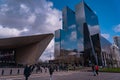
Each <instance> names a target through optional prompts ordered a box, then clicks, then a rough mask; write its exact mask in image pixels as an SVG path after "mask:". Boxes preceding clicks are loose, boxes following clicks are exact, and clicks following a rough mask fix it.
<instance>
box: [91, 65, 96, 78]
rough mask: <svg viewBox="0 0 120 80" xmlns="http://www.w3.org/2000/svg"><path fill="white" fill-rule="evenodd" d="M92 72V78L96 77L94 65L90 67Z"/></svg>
mask: <svg viewBox="0 0 120 80" xmlns="http://www.w3.org/2000/svg"><path fill="white" fill-rule="evenodd" d="M92 72H93V74H94V76H96V72H95V65H94V64H93V65H92Z"/></svg>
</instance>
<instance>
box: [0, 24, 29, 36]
mask: <svg viewBox="0 0 120 80" xmlns="http://www.w3.org/2000/svg"><path fill="white" fill-rule="evenodd" d="M27 31H28V29H22V30H18V29H16V28H9V27H3V26H1V25H0V37H2V38H3V37H10V36H19V35H20V33H22V32H27Z"/></svg>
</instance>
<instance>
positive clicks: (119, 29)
mask: <svg viewBox="0 0 120 80" xmlns="http://www.w3.org/2000/svg"><path fill="white" fill-rule="evenodd" d="M114 31H115V32H120V24H118V25H117V26H115V28H114Z"/></svg>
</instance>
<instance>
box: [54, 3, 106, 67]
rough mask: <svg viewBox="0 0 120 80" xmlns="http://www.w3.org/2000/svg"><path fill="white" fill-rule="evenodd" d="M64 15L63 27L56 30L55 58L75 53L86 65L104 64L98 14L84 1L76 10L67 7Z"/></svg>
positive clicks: (63, 12)
mask: <svg viewBox="0 0 120 80" xmlns="http://www.w3.org/2000/svg"><path fill="white" fill-rule="evenodd" d="M62 16H63V29H60V30H56V31H55V58H56V59H57V58H60V57H63V56H69V55H71V53H74V54H72V55H77V56H78V57H79V58H83V59H82V62H83V64H84V65H85V66H88V65H89V64H90V63H93V64H98V65H103V58H102V49H101V48H102V47H101V45H102V42H101V41H102V40H101V38H102V37H101V36H100V29H99V24H98V18H97V15H96V14H95V13H94V12H93V11H92V10H91V9H90V8H89V7H88V5H87V4H86V3H85V2H84V1H82V2H81V3H79V4H77V5H76V7H75V12H74V11H73V10H71V9H70V8H69V7H65V8H64V9H63V11H62ZM106 41H107V40H106ZM75 53H76V54H75ZM66 58H67V57H66Z"/></svg>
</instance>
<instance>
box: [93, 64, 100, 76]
mask: <svg viewBox="0 0 120 80" xmlns="http://www.w3.org/2000/svg"><path fill="white" fill-rule="evenodd" d="M92 71H93V74H94V76H96V75H98V74H99V73H98V71H99V67H98V65H92Z"/></svg>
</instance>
